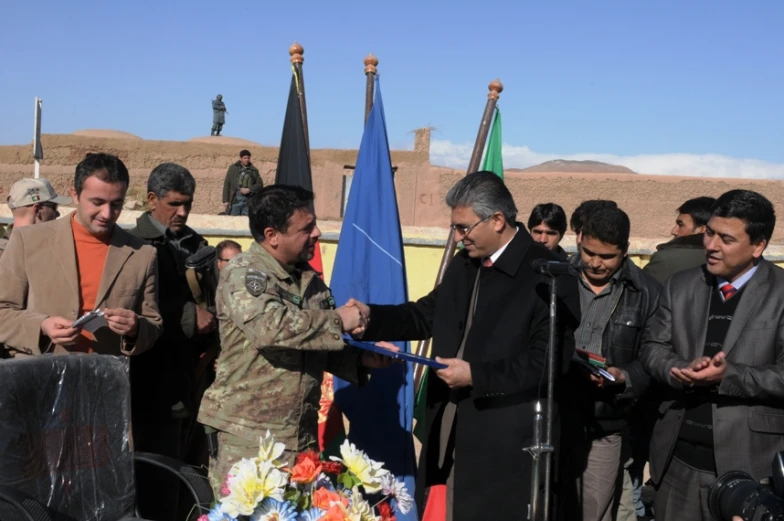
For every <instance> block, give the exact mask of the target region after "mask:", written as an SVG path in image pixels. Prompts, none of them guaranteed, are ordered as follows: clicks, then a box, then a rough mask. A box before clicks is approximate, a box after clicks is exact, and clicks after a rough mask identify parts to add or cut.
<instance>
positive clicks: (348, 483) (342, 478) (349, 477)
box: [338, 471, 362, 490]
mask: <svg viewBox="0 0 784 521" xmlns="http://www.w3.org/2000/svg"><path fill="white" fill-rule="evenodd" d="M338 483H340V484H341V485H343V486H344V487H346V488H347V489H349V490H351V489H352V488H354V487H355V486H357V485H361V484H362V481H360V480H359V478H357V477H356V476H355V475H354V474H352V473H351V472H349V471H346V472H344V473H343V474H341V475H339V476H338Z"/></svg>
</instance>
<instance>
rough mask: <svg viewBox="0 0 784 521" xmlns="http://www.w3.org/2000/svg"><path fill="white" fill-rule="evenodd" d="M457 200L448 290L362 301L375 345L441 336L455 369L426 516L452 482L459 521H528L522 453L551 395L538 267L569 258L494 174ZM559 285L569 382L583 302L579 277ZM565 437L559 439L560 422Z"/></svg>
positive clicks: (435, 436) (429, 455) (437, 416)
mask: <svg viewBox="0 0 784 521" xmlns="http://www.w3.org/2000/svg"><path fill="white" fill-rule="evenodd" d="M446 202H447V205H448V206H449V207H450V208H451V210H452V211H451V220H452V230H453V233H454V234H455V239H457V240H458V241H461V242H462V243H463V245H464V248H463V249H462V250H461V251H460V252H459V253H458V254H457V255H456V256H455V258H454V259H453V260H452V262H451V264H450V265H449V267H448V268H447V271H446V273H445V274H444V279H443V281H442V282H441V284H440V285H439V286H438V287H437V288H436V289H435V290H433V291H432V292H431V293H430V294H429V295H427V296H425V297H423V298H421V299H419V300H418V301H417V302H409V303H407V304H401V305H397V306H389V305H387V306H384V305H370V306H366V305H365V304H361V303H356V302H354V301H352V303H355V304H356V305H358V306H360V308H361V311H362V312H363V314H364V315H365V316H366V317H369V323H368V325H367V329H366V330H365V332H364V336H363V338H364V339H374V340H376V339H377V340H380V339H386V340H418V339H426V338H431V337H432V339H433V347H432V355H434V356H435V357H436V359H437V360H438V361H440V362H442V363H444V364H446V365H447V368H445V369H440V370H438V371H433V370H432V369H430V371H431V373H430V374H429V375H428V387H427V404H426V417H425V433H426V434H425V440H424V443H423V446H422V452H421V455H420V462H419V477H418V480H417V505H418V507H419V508H420V509H423V508H424V496H425V490H426V489H427V488H428V487H431V486H433V485H443V484H446V485H447V513H448V515H447V519H448V520H454V521H469V520H470V521H473V520H476V519H518V518H522V517H524V516H525V515H526V512H527V507H528V505H529V502H530V477H531V458H530V456H529V455H528V454H527V453H525V452H524V450H523V449H524V448H525V447H526V446H529V445H531V444H532V434H533V417H534V407H535V403H536V402H537V401H538V400H539V399H541V398H542V397H543V396H544V395H545V393H546V388H547V387H546V384H547V382H546V378H545V374H544V372H545V359H546V352H547V343H548V337H549V331H548V324H549V303H548V300H549V292H548V282H547V279H545V278H544V277H543V276H542V275H539V274H537V273H536V272H534V270H533V269H532V268H531V263H532V262H533V261H534V260H536V259H548V260H558V256H557V255H556V254H555V253H553V252H551V251H549V250H547V249H546V248H545V247H543V246H541V245H540V244H536V243H535V242H534V241H533V240H532V239H531V236H530V235H529V234H528V232H527V231H526V230H525V227H524V226H523V225H522V224H521V223H519V222H516V217H517V208H516V207H515V203H514V200H513V199H512V195H511V194H510V193H509V190H508V189H507V188H506V186H504V184H503V181H502V180H501V179H500V178H498V177H497V176H496V175H495V174H493V173H491V172H477V173H474V174H469V175H467V176H466V177H465V178H463V179H462V180H460V181H459V182H458V183H457V184H456V185H455V186H454V187H452V189H451V190H450V191H449V194H448V195H447V198H446ZM559 278H563V277H559ZM559 287H560V291H561V297H562V299H561V300H560V303H561V305H560V306H559V308H560V309H559V313H560V315H559V317H560V319H561V320H560V321H559V329H558V337H557V339H556V341H557V342H556V345H557V347H558V348H559V352H560V354H561V355H562V356H561V358H560V360H558V361H557V364H556V365H557V366H558V374H561V373H562V372H563V371H565V370H566V369H567V368H568V366H569V360H570V359H571V356H572V353H573V331H574V328H575V327H576V323H577V321H578V320H579V318H578V317H577V315H579V304H578V301H577V299H578V297H577V287H576V283H575V280H574V278H570V277H566V278H563V280H560V282H559ZM554 433H555V439H557V433H558V423H557V421H556V422H555V428H554ZM540 504H541V503H540Z"/></svg>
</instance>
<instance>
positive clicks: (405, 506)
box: [381, 474, 414, 514]
mask: <svg viewBox="0 0 784 521" xmlns="http://www.w3.org/2000/svg"><path fill="white" fill-rule="evenodd" d="M381 493H382V494H384V495H385V496H389V497H393V498H395V500H396V501H397V508H398V510H400V511H401V512H402V513H404V514H408V513H409V511H411V509H412V508H413V507H414V498H412V497H411V494H409V493H408V490H406V484H405V483H403V482H402V481H397V480H396V479H395V476H393V475H392V474H387V475H385V476H382V478H381Z"/></svg>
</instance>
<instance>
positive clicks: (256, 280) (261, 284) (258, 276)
mask: <svg viewBox="0 0 784 521" xmlns="http://www.w3.org/2000/svg"><path fill="white" fill-rule="evenodd" d="M245 289H247V290H248V293H250V294H251V295H253V296H254V297H258V296H259V295H261V294H262V293H264V290H265V289H267V274H266V273H264V272H263V271H259V270H255V269H249V270H248V271H247V273H245Z"/></svg>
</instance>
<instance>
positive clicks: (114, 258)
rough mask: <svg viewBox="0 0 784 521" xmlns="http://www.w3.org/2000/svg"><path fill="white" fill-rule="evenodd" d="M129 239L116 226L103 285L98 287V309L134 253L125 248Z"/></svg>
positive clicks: (110, 244) (96, 303)
mask: <svg viewBox="0 0 784 521" xmlns="http://www.w3.org/2000/svg"><path fill="white" fill-rule="evenodd" d="M127 239H128V237H127V236H126V235H125V232H124V231H123V230H121V229H120V227H119V226H117V225H115V226H114V231H113V232H112V238H111V240H110V241H109V253H108V254H107V255H106V264H104V266H103V275H102V276H101V285H100V286H99V287H98V297H97V298H96V299H95V307H96V309H97V308H98V307H100V306H102V305H103V303H104V300H106V295H107V293H108V292H109V290H110V289H111V288H112V285H113V284H114V281H115V280H116V279H117V276H118V275H119V274H120V271H121V270H122V267H123V266H124V265H125V262H126V261H127V260H128V257H130V256H131V253H133V250H132V249H131V248H127V247H126V246H125V245H126V243H127Z"/></svg>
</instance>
